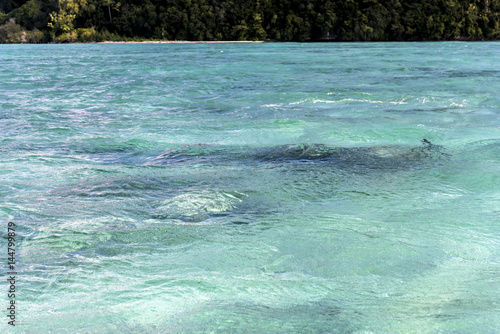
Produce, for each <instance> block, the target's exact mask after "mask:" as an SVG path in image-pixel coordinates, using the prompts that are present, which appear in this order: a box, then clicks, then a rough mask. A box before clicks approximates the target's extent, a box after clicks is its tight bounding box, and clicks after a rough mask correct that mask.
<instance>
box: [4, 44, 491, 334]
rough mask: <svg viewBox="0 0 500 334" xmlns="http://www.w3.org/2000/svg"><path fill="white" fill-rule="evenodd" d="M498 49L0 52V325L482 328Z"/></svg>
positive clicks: (41, 328) (12, 48) (219, 47)
mask: <svg viewBox="0 0 500 334" xmlns="http://www.w3.org/2000/svg"><path fill="white" fill-rule="evenodd" d="M499 54H500V43H497V42H494V43H458V42H454V43H369V44H366V43H350V44H343V43H339V44H337V43H335V44H333V43H332V44H288V43H284V44H245V45H242V44H182V45H178V44H148V45H141V44H126V45H3V46H0V60H1V65H0V130H1V132H0V136H1V137H0V138H1V146H0V163H1V165H0V173H1V183H0V194H1V196H2V201H1V202H0V215H1V216H0V217H1V218H0V221H1V222H2V225H3V227H2V228H1V231H2V233H3V236H4V241H5V242H3V243H2V248H1V249H0V250H1V251H2V252H3V254H6V253H7V246H6V241H7V240H6V237H5V235H6V233H7V222H9V221H12V222H15V223H16V233H17V239H18V241H19V243H18V245H17V246H16V261H17V262H16V266H17V268H16V269H17V270H18V280H17V283H16V284H17V285H16V289H17V295H16V305H17V318H16V321H17V326H16V327H15V328H13V327H12V326H9V325H7V321H8V319H7V318H6V316H5V315H4V316H3V317H2V319H3V320H2V324H1V325H0V326H1V328H3V329H2V331H3V332H4V333H7V332H8V333H497V332H498V330H499V328H500V187H499V185H500V95H499V94H498V92H500V63H499V61H498V55H499ZM423 139H426V140H428V141H429V142H430V143H431V144H428V143H425V142H422V140H423ZM4 277H5V276H4ZM3 284H4V285H3V288H2V289H1V290H2V291H4V292H3V293H2V299H1V302H2V305H1V307H2V309H5V308H6V307H7V306H8V302H9V301H8V299H7V289H8V285H7V283H6V282H5V280H4V283H3ZM2 314H3V313H2Z"/></svg>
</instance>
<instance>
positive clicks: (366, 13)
mask: <svg viewBox="0 0 500 334" xmlns="http://www.w3.org/2000/svg"><path fill="white" fill-rule="evenodd" d="M497 39H500V0H413V1H410V0H406V1H403V0H386V1H382V0H342V1H341V0H326V1H325V0H248V1H247V0H2V1H0V42H1V43H43V42H59V43H64V42H103V41H125V42H127V41H129V42H130V41H135V42H142V41H155V40H156V41H160V40H161V41H264V40H274V41H421V40H433V41H438V40H497Z"/></svg>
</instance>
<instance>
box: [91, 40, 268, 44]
mask: <svg viewBox="0 0 500 334" xmlns="http://www.w3.org/2000/svg"><path fill="white" fill-rule="evenodd" d="M270 42H271V41H104V42H96V44H224V43H270Z"/></svg>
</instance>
